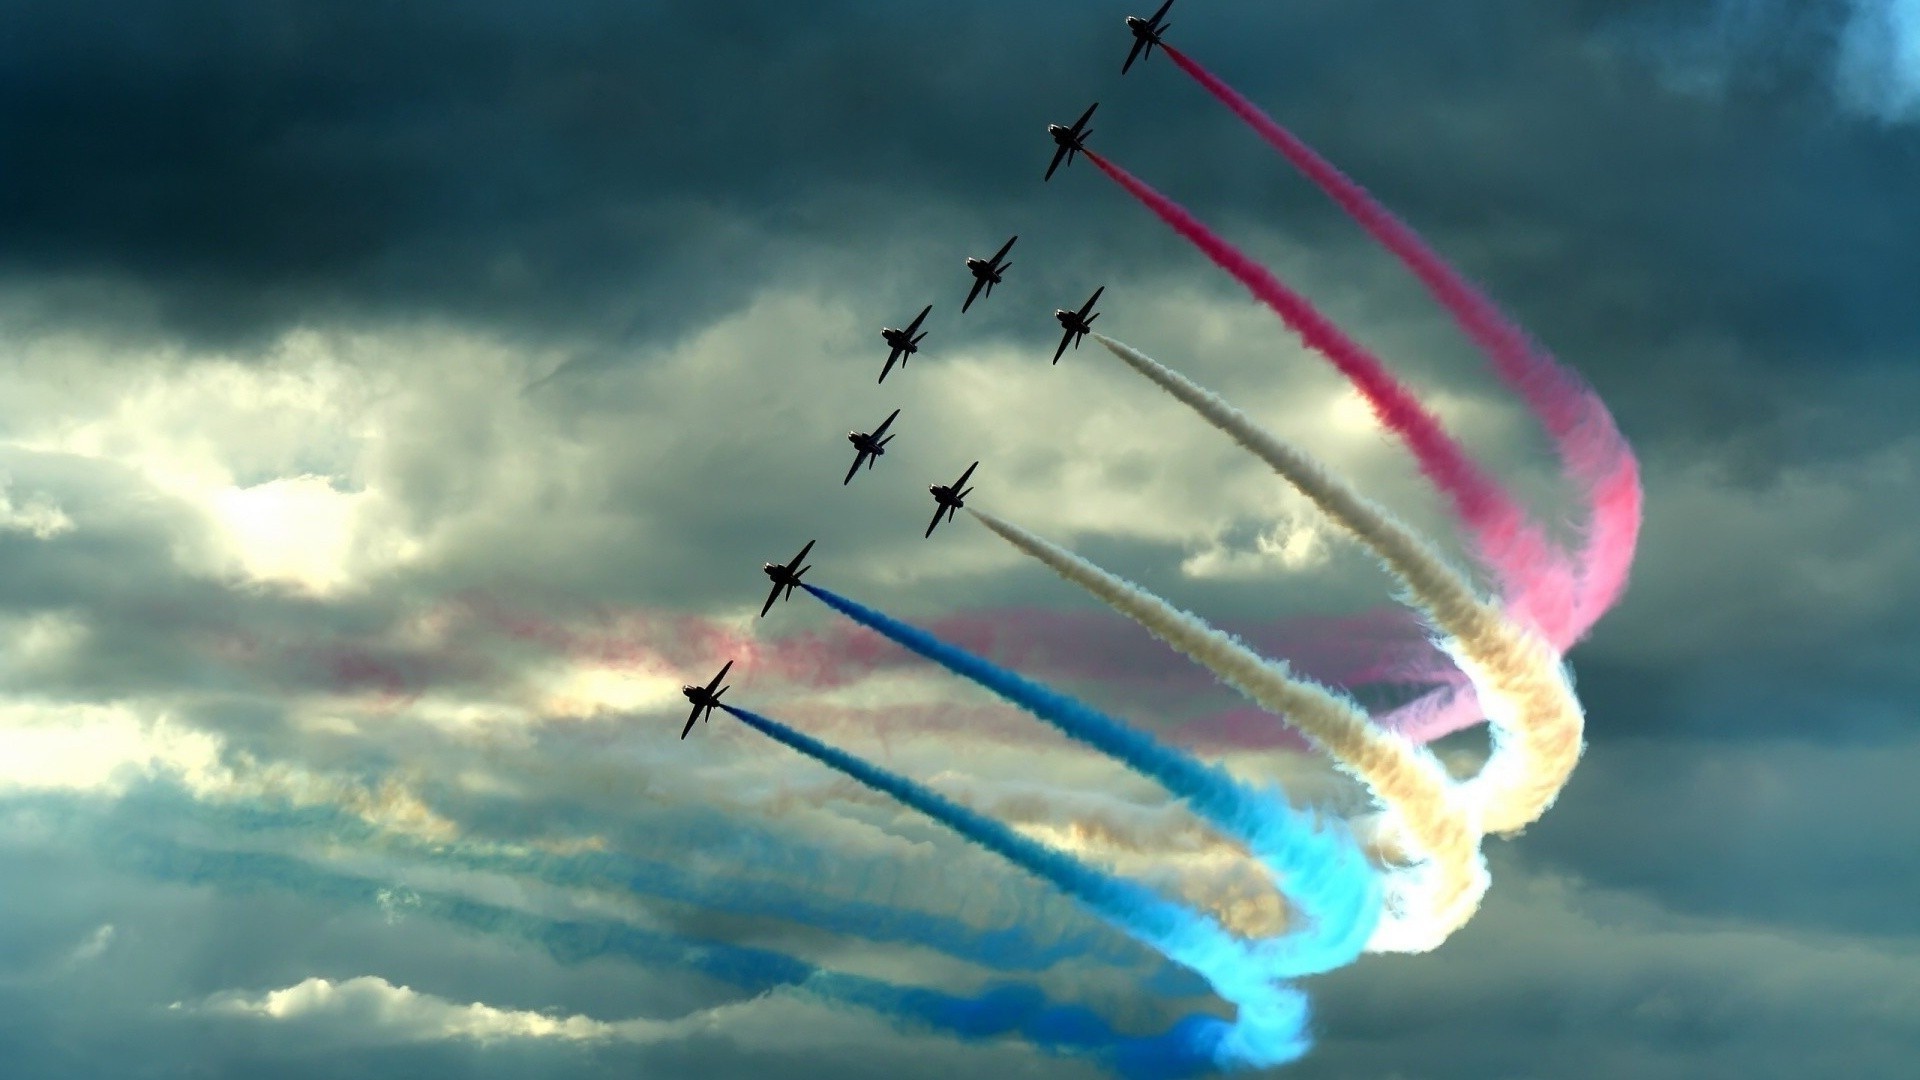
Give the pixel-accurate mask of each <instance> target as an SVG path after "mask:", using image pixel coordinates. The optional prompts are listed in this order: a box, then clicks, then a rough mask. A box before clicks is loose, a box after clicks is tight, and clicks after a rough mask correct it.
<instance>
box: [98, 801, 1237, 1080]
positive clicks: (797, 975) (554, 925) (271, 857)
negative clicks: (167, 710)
mask: <svg viewBox="0 0 1920 1080" xmlns="http://www.w3.org/2000/svg"><path fill="white" fill-rule="evenodd" d="M101 839H102V840H104V841H105V842H106V850H107V855H108V861H109V863H110V864H113V865H117V866H119V867H120V868H122V869H127V870H132V871H134V872H137V873H141V874H143V875H145V876H147V877H152V878H157V879H160V880H163V881H173V882H181V883H185V884H196V885H198V884H204V885H210V886H214V887H219V888H223V889H226V890H229V891H245V890H248V889H255V888H263V887H264V888H274V889H281V890H286V891H289V892H292V893H295V894H297V895H300V896H302V897H305V898H308V899H312V900H321V901H327V902H331V903H336V904H344V905H353V906H366V907H376V906H378V905H379V904H380V902H381V899H382V897H383V895H385V894H387V893H388V891H389V889H390V888H391V883H389V882H384V881H381V880H377V879H373V878H366V877H360V876H356V875H351V874H344V873H340V872H337V871H331V870H325V869H321V868H319V867H316V866H313V865H311V864H309V863H307V862H304V861H302V860H299V859H296V858H291V857H288V856H285V855H279V854H273V853H266V852H257V851H221V850H212V849H206V848H198V847H191V846H188V845H185V844H181V843H178V842H176V841H173V840H167V839H161V838H158V837H154V836H151V835H142V834H134V833H125V832H122V833H119V834H118V835H114V834H113V833H112V832H111V831H110V832H109V833H108V834H106V835H103V836H102V837H101ZM407 910H408V912H409V915H410V917H411V916H421V917H426V918H432V919H436V920H439V921H441V922H445V923H448V924H450V925H453V926H457V927H460V928H462V929H464V930H468V931H471V932H474V933H478V934H482V935H485V936H491V937H505V938H512V939H517V940H520V941H525V942H528V943H531V944H533V945H536V946H538V947H539V948H541V949H542V950H544V951H545V952H546V953H547V954H548V955H549V956H551V957H553V958H554V960H555V961H557V962H559V963H563V964H575V963H581V962H585V961H588V960H594V959H599V958H603V957H617V958H621V959H626V960H631V961H635V962H638V963H641V964H647V965H653V966H665V967H674V968H678V969H681V970H684V971H690V972H693V973H695V974H698V975H702V976H706V977H708V978H711V979H714V980H716V981H719V982H723V983H726V984H728V985H731V986H734V987H736V988H738V989H740V990H743V991H745V992H747V993H750V994H763V993H767V992H769V991H772V990H776V989H780V988H783V987H791V988H793V989H796V990H798V991H800V992H802V993H805V994H809V995H812V996H814V997H817V998H820V999H822V1000H825V1001H828V1002H832V1003H835V1004H839V1005H849V1006H855V1007H859V1008H864V1009H867V1010H870V1011H872V1012H875V1013H878V1014H880V1015H883V1016H886V1017H889V1018H891V1019H893V1020H895V1021H899V1022H902V1023H906V1024H908V1025H917V1026H920V1027H924V1028H928V1029H932V1030H936V1031H942V1032H947V1033H951V1034H953V1035H956V1036H958V1037H960V1038H962V1039H965V1040H969V1041H979V1040H984V1039H990V1038H995V1037H999V1036H1004V1035H1017V1036H1020V1037H1022V1038H1024V1039H1026V1040H1027V1041H1028V1042H1030V1043H1032V1044H1033V1045H1034V1046H1035V1047H1037V1048H1039V1049H1041V1050H1043V1051H1046V1052H1050V1053H1060V1054H1090V1055H1094V1056H1097V1057H1099V1058H1102V1059H1104V1060H1106V1061H1108V1063H1110V1064H1112V1065H1114V1066H1115V1067H1118V1068H1119V1069H1121V1071H1123V1072H1125V1073H1126V1074H1127V1075H1129V1076H1130V1077H1137V1078H1139V1080H1148V1078H1154V1080H1158V1078H1172V1077H1182V1076H1189V1075H1193V1074H1195V1073H1197V1072H1199V1071H1201V1070H1202V1069H1203V1068H1204V1065H1205V1063H1204V1062H1199V1061H1195V1060H1193V1058H1192V1056H1191V1055H1189V1054H1180V1053H1175V1052H1172V1051H1173V1049H1175V1048H1174V1047H1173V1046H1172V1045H1171V1044H1172V1043H1173V1042H1174V1041H1175V1040H1176V1038H1177V1037H1178V1036H1181V1035H1182V1034H1183V1033H1184V1031H1185V1030H1186V1028H1188V1027H1190V1026H1192V1021H1191V1020H1187V1021H1182V1024H1181V1026H1179V1027H1176V1028H1175V1030H1174V1032H1173V1033H1172V1034H1170V1035H1167V1036H1159V1037H1154V1038H1137V1037H1132V1036H1127V1035H1122V1034H1120V1033H1119V1032H1116V1031H1115V1030H1114V1029H1113V1027H1112V1025H1110V1024H1109V1023H1107V1021H1106V1020H1104V1019H1103V1018H1101V1017H1100V1016H1099V1015H1098V1014H1097V1013H1095V1012H1093V1011H1092V1010H1090V1009H1087V1008H1085V1007H1082V1006H1077V1005H1057V1004H1054V1003H1053V1002H1052V1001H1051V1000H1049V999H1048V997H1047V995H1046V993H1045V992H1044V991H1042V990H1040V989H1039V988H1037V987H1034V986H1030V985H1026V984H1019V983H1012V984H1009V983H1002V984H996V985H993V986H989V987H988V988H986V989H985V990H984V991H982V992H981V993H980V994H978V995H977V996H974V997H964V996H960V995H956V994H949V993H946V992H943V991H938V990H929V989H925V988H921V987H909V986H899V985H896V984H893V983H889V982H886V981H884V980H880V979H875V978H870V977H867V976H862V975H852V974H847V973H845V972H836V971H829V970H826V969H823V968H820V967H817V966H815V965H813V964H810V963H808V962H807V961H805V960H801V959H799V958H797V957H794V956H790V955H788V954H785V953H781V952H777V951H774V950H771V949H764V948H755V947H751V946H741V945H734V944H730V943H728V942H725V941H717V940H705V939H696V938H684V937H677V936H673V935H667V934H661V933H657V932H654V931H650V930H646V929H643V928H640V927H637V926H633V925H631V924H629V923H624V922H618V921H614V920H604V919H554V918H549V917H545V916H541V915H536V914H533V913H530V912H526V911H520V910H516V909H514V908H508V907H502V906H500V905H497V904H490V903H486V902H484V901H479V900H474V899H471V898H469V897H465V896H459V895H456V894H452V893H444V892H434V891H422V890H414V889H409V890H408V895H407ZM1207 1019H1209V1020H1213V1018H1210V1017H1209V1018H1207ZM1213 1022H1214V1023H1219V1022H1220V1021H1218V1020H1213ZM1123 1051H1124V1052H1125V1056H1124V1057H1122V1056H1121V1054H1122V1052H1123Z"/></svg>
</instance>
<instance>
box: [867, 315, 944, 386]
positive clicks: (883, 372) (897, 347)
mask: <svg viewBox="0 0 1920 1080" xmlns="http://www.w3.org/2000/svg"><path fill="white" fill-rule="evenodd" d="M932 310H933V305H932V304H928V305H927V306H926V307H923V308H921V309H920V314H918V315H915V316H914V317H913V321H912V322H910V323H908V324H907V328H906V329H905V330H895V329H894V328H893V327H891V326H883V327H881V328H880V336H881V337H883V338H886V339H887V344H889V345H891V346H893V351H892V352H890V353H888V354H887V366H886V367H883V368H881V369H880V379H879V381H880V382H886V381H887V372H889V371H892V370H893V362H894V361H895V360H899V359H900V358H901V357H903V356H912V355H913V354H914V353H917V352H919V351H920V338H923V337H926V336H927V335H925V334H921V335H920V336H919V337H915V336H914V333H913V332H914V331H915V330H918V329H920V324H921V323H922V322H924V321H926V318H927V312H929V311H932ZM900 366H901V367H905V366H906V363H905V362H904V361H902V362H901V365H900Z"/></svg>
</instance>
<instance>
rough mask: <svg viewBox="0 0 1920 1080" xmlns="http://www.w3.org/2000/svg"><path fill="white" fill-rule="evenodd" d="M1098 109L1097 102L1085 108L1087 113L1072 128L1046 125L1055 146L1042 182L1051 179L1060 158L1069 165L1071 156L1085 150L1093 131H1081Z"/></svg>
mask: <svg viewBox="0 0 1920 1080" xmlns="http://www.w3.org/2000/svg"><path fill="white" fill-rule="evenodd" d="M1099 107H1100V103H1099V102H1097V101H1096V102H1094V103H1093V104H1091V105H1089V106H1087V111H1086V112H1084V113H1081V114H1080V119H1078V120H1075V121H1074V122H1073V126H1072V127H1061V126H1060V125H1059V124H1048V125H1047V134H1049V135H1051V136H1053V141H1054V144H1055V145H1054V151H1053V164H1051V165H1049V166H1047V175H1045V176H1043V177H1041V179H1042V180H1043V181H1044V180H1051V179H1053V170H1055V169H1057V168H1059V167H1060V159H1061V158H1065V159H1067V164H1069V165H1071V164H1073V156H1074V155H1075V154H1077V153H1079V152H1080V151H1082V150H1085V149H1086V148H1087V136H1089V135H1091V134H1093V131H1092V130H1091V129H1088V130H1085V131H1082V130H1081V129H1082V128H1085V127H1086V126H1087V121H1088V120H1090V119H1092V118H1093V110H1095V109H1097V108H1099Z"/></svg>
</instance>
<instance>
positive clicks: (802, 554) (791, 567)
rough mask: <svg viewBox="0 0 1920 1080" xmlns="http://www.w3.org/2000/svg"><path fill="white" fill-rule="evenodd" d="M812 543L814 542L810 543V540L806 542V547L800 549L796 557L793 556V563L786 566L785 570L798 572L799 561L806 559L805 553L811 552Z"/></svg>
mask: <svg viewBox="0 0 1920 1080" xmlns="http://www.w3.org/2000/svg"><path fill="white" fill-rule="evenodd" d="M814 543H815V542H814V541H812V540H809V541H807V546H806V547H803V548H801V549H800V554H798V555H795V556H794V557H793V561H792V562H790V563H788V564H787V569H789V570H798V569H800V563H801V560H803V559H805V558H806V557H807V552H809V551H812V550H813V545H814Z"/></svg>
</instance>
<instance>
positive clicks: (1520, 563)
mask: <svg viewBox="0 0 1920 1080" xmlns="http://www.w3.org/2000/svg"><path fill="white" fill-rule="evenodd" d="M1086 155H1087V159H1088V160H1089V161H1092V162H1093V163H1094V164H1095V165H1096V166H1098V167H1099V169H1100V171H1101V172H1104V173H1106V174H1107V175H1108V176H1109V177H1111V178H1112V179H1113V180H1114V182H1115V183H1117V184H1119V185H1120V186H1121V187H1122V188H1124V189H1126V191H1127V192H1128V193H1129V194H1131V195H1132V196H1133V197H1134V198H1136V199H1138V200H1139V201H1140V202H1141V203H1142V204H1143V205H1145V206H1146V207H1147V208H1148V209H1149V210H1152V211H1153V212H1154V214H1155V215H1157V216H1158V217H1159V218H1160V219H1161V220H1162V221H1164V222H1166V223H1167V224H1168V225H1170V226H1172V227H1173V229H1174V231H1176V232H1178V233H1179V234H1180V235H1182V236H1184V237H1186V238H1187V239H1188V240H1189V241H1191V242H1192V243H1193V245H1194V246H1195V247H1197V248H1199V249H1200V250H1201V251H1202V252H1203V253H1205V254H1206V256H1207V257H1208V258H1210V259H1212V260H1213V261H1214V263H1215V264H1216V265H1218V266H1219V267H1220V268H1221V269H1223V270H1226V271H1227V272H1228V273H1230V274H1232V275H1233V276H1234V278H1235V279H1237V280H1238V281H1239V282H1240V284H1242V285H1244V286H1246V288H1247V291H1248V292H1251V293H1252V294H1253V295H1254V297H1255V298H1256V299H1258V300H1259V301H1260V302H1261V303H1263V304H1265V305H1267V307H1269V308H1271V309H1272V310H1273V311H1274V313H1275V314H1277V315H1279V316H1280V318H1281V320H1282V321H1284V322H1285V323H1286V324H1287V325H1288V326H1289V327H1291V328H1292V329H1293V331H1294V332H1295V333H1297V334H1299V335H1300V337H1301V339H1302V340H1303V341H1305V342H1306V344H1307V346H1308V347H1309V348H1311V349H1313V350H1314V351H1315V352H1318V353H1320V354H1321V355H1322V356H1325V357H1326V358H1327V359H1328V360H1329V361H1331V362H1332V363H1333V365H1334V367H1335V368H1337V369H1339V371H1340V373H1341V374H1342V375H1344V376H1346V377H1347V379H1348V381H1350V382H1352V383H1353V385H1354V387H1355V389H1357V390H1359V391H1360V393H1361V395H1362V396H1364V397H1365V398H1366V399H1367V401H1368V403H1369V404H1371V405H1372V407H1373V411H1374V414H1375V415H1376V416H1378V417H1379V418H1380V422H1381V423H1383V424H1385V425H1386V427H1387V428H1388V429H1389V430H1390V431H1392V432H1393V433H1394V434H1395V435H1397V436H1398V437H1399V438H1400V440H1401V441H1402V442H1403V443H1405V444H1406V446H1407V448H1408V449H1409V450H1410V451H1412V452H1413V455H1414V460H1415V461H1416V462H1418V464H1419V466H1420V471H1421V472H1422V473H1424V474H1425V475H1426V476H1427V478H1428V479H1429V480H1431V481H1432V482H1433V484H1434V486H1435V487H1436V488H1437V489H1438V490H1439V491H1440V493H1441V494H1442V495H1443V496H1444V497H1445V498H1446V499H1447V501H1448V503H1449V504H1450V506H1451V507H1452V509H1453V512H1454V514H1455V516H1457V517H1458V518H1459V519H1460V521H1461V522H1462V523H1463V524H1464V525H1465V526H1466V529H1467V531H1468V534H1469V536H1470V537H1471V539H1472V541H1473V548H1474V551H1475V555H1476V557H1477V558H1478V559H1479V560H1480V561H1481V562H1482V563H1484V564H1485V565H1486V566H1487V567H1488V568H1489V569H1490V570H1492V571H1493V573H1494V574H1495V575H1496V576H1497V577H1498V579H1499V581H1500V586H1501V592H1502V594H1503V595H1516V596H1517V595H1520V593H1521V591H1522V589H1524V588H1525V586H1526V583H1527V582H1530V581H1539V580H1542V579H1547V580H1556V581H1565V582H1568V584H1565V585H1563V586H1559V587H1556V588H1554V589H1550V590H1545V591H1544V593H1543V595H1546V596H1556V595H1570V594H1571V592H1572V586H1571V584H1570V582H1571V579H1572V575H1573V570H1572V568H1571V567H1570V566H1569V565H1568V563H1567V559H1566V556H1565V554H1564V553H1563V552H1561V551H1560V550H1559V549H1557V548H1556V547H1555V546H1554V545H1553V544H1552V543H1551V542H1550V541H1549V540H1548V539H1547V536H1546V534H1545V532H1544V531H1542V529H1541V528H1540V526H1539V525H1538V524H1536V523H1535V522H1533V521H1532V520H1531V519H1530V518H1529V517H1528V515H1527V513H1526V511H1525V510H1523V509H1522V508H1521V507H1520V505H1519V503H1518V502H1516V501H1515V500H1514V498H1513V496H1512V495H1511V494H1509V493H1508V492H1507V490H1506V489H1505V488H1503V487H1502V486H1501V485H1500V484H1499V482H1498V481H1496V480H1494V479H1493V478H1492V477H1491V476H1489V475H1487V473H1486V472H1485V470H1483V469H1481V468H1480V466H1479V465H1478V464H1476V463H1475V462H1474V461H1473V460H1472V459H1471V458H1469V457H1468V456H1467V453H1466V451H1465V450H1464V449H1462V448H1461V446H1460V444H1459V443H1458V442H1456V441H1455V440H1454V439H1453V437H1452V436H1450V435H1448V434H1447V433H1446V431H1445V430H1444V429H1443V428H1442V427H1441V425H1440V421H1439V419H1438V418H1437V417H1435V416H1434V415H1433V414H1432V413H1430V412H1428V411H1427V409H1426V407H1425V406H1424V405H1422V404H1420V402H1419V400H1418V399H1416V398H1415V397H1414V396H1413V393H1412V391H1410V390H1408V389H1407V387H1406V386H1404V385H1403V384H1401V383H1400V381H1399V380H1397V379H1395V378H1394V377H1393V375H1392V373H1391V372H1389V371H1388V370H1387V368H1386V365H1384V364H1382V363H1381V362H1380V360H1379V358H1377V357H1375V356H1374V355H1373V354H1372V353H1370V352H1368V351H1367V350H1366V348H1365V347H1363V346H1362V345H1361V344H1360V343H1359V342H1357V341H1355V340H1353V339H1352V338H1351V337H1348V336H1347V334H1346V333H1345V332H1344V331H1342V330H1341V329H1340V328H1339V327H1338V326H1336V325H1334V323H1333V321H1332V320H1330V319H1328V318H1327V317H1326V316H1325V315H1322V314H1321V313H1320V312H1319V311H1318V310H1317V309H1315V308H1314V306H1313V305H1312V304H1310V303H1309V302H1308V301H1307V299H1306V297H1304V296H1301V295H1300V294H1299V293H1297V292H1294V291H1293V290H1292V289H1290V288H1288V287H1287V286H1286V284H1285V283H1283V282H1282V281H1280V279H1279V278H1277V277H1275V276H1274V275H1273V273H1272V272H1271V271H1269V270H1268V269H1267V268H1266V267H1264V266H1261V265H1260V264H1259V263H1257V262H1254V261H1253V260H1252V259H1251V258H1248V257H1247V256H1246V255H1245V254H1244V253H1242V252H1241V251H1240V250H1239V249H1237V248H1235V247H1234V246H1233V245H1231V244H1229V243H1227V242H1226V241H1225V240H1224V239H1222V238H1221V237H1220V236H1219V235H1217V234H1216V233H1214V232H1213V230H1211V229H1209V228H1207V226H1206V225H1204V224H1202V223H1201V221H1200V219H1198V218H1196V217H1194V216H1193V214H1192V213H1190V212H1189V211H1188V210H1187V209H1186V208H1184V207H1182V206H1180V205H1179V204H1178V203H1176V202H1174V201H1173V200H1172V199H1169V198H1167V197H1166V196H1165V195H1162V194H1160V193H1159V192H1157V191H1155V190H1154V189H1153V188H1151V187H1149V186H1147V184H1146V183H1144V182H1143V181H1141V180H1140V179H1139V178H1138V177H1135V176H1133V175H1132V174H1131V173H1128V172H1127V171H1126V170H1125V169H1122V168H1120V167H1119V166H1118V165H1115V164H1114V163H1113V162H1111V161H1108V160H1107V159H1106V158H1103V157H1101V156H1100V155H1099V154H1096V153H1094V152H1093V151H1091V150H1088V151H1086Z"/></svg>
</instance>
